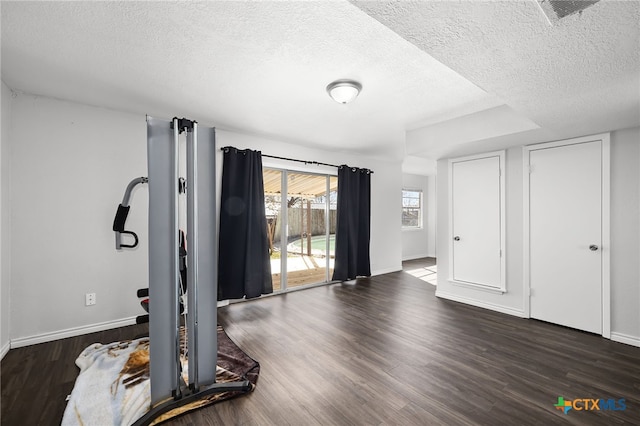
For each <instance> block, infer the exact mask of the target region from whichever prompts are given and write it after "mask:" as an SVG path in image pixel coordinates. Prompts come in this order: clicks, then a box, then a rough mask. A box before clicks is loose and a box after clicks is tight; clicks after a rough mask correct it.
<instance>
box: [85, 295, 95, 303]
mask: <svg viewBox="0 0 640 426" xmlns="http://www.w3.org/2000/svg"><path fill="white" fill-rule="evenodd" d="M95 304H96V294H95V293H87V294H85V295H84V305H85V306H91V305H95Z"/></svg>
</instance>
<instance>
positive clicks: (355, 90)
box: [327, 80, 362, 104]
mask: <svg viewBox="0 0 640 426" xmlns="http://www.w3.org/2000/svg"><path fill="white" fill-rule="evenodd" d="M361 90H362V84H360V83H358V82H357V81H353V80H336V81H334V82H333V83H330V84H329V85H328V86H327V93H328V94H329V96H331V99H333V100H334V101H336V102H338V103H341V104H348V103H349V102H351V101H353V100H354V99H355V98H356V97H358V94H359V93H360V91H361Z"/></svg>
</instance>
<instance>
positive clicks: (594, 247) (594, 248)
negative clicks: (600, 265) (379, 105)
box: [589, 244, 598, 251]
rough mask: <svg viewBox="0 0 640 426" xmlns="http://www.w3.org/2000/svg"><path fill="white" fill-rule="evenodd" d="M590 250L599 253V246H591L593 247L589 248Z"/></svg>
mask: <svg viewBox="0 0 640 426" xmlns="http://www.w3.org/2000/svg"><path fill="white" fill-rule="evenodd" d="M589 250H591V251H597V250H598V246H597V245H595V244H591V245H590V246H589Z"/></svg>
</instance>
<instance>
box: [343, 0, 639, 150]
mask: <svg viewBox="0 0 640 426" xmlns="http://www.w3.org/2000/svg"><path fill="white" fill-rule="evenodd" d="M354 4H356V5H357V6H358V7H360V8H361V9H362V10H364V11H365V12H367V13H368V14H369V15H370V16H372V17H374V18H375V19H376V20H378V21H379V22H381V23H383V24H384V25H386V26H387V27H388V28H391V29H393V30H394V31H395V32H397V33H398V34H399V35H400V36H402V37H403V38H404V39H406V40H408V41H410V42H411V43H412V44H414V45H415V46H417V47H419V48H420V49H421V50H423V51H425V52H427V53H429V55H430V56H432V57H434V58H435V59H437V60H438V61H440V62H442V63H443V64H445V65H447V66H448V67H450V68H452V69H454V70H456V71H457V72H458V73H459V74H461V75H462V76H464V77H465V78H467V79H468V80H469V81H472V82H473V83H475V84H476V85H477V86H479V87H481V88H483V89H484V90H486V91H487V92H489V93H492V94H494V95H495V96H496V97H499V98H500V99H502V100H503V101H504V102H505V103H506V104H507V105H508V106H509V107H510V108H511V109H513V110H514V111H517V113H518V114H520V116H521V117H526V118H527V119H528V120H530V121H531V122H532V123H535V124H536V125H537V126H539V128H536V127H533V126H532V128H531V129H529V130H528V131H524V132H509V131H507V129H505V128H504V127H503V126H501V125H498V123H504V122H505V119H504V117H501V114H494V113H493V112H496V111H497V112H501V111H500V109H499V108H498V109H496V108H494V109H493V112H492V111H491V110H487V111H481V112H478V113H476V114H470V115H466V116H462V117H448V120H447V121H448V122H447V123H442V122H441V123H438V124H436V125H434V126H427V127H425V128H422V129H417V130H414V131H409V133H408V135H407V152H408V153H410V154H414V155H426V156H431V157H435V158H437V157H440V156H442V155H451V154H454V153H465V152H470V151H474V150H476V151H477V149H478V146H482V147H483V148H485V149H497V148H500V147H506V146H509V145H515V144H520V143H528V142H540V141H546V140H553V139H561V138H566V137H573V136H580V135H585V134H592V133H598V132H602V131H609V130H615V129H621V128H628V127H633V126H638V125H640V2H638V1H613V0H602V1H600V2H598V3H596V4H595V5H592V6H590V7H588V8H587V9H585V10H584V11H582V12H581V13H578V14H575V15H571V16H568V17H566V18H564V19H561V20H557V21H555V22H553V24H550V23H549V21H548V20H547V18H546V17H545V16H544V14H543V13H542V10H541V9H540V7H539V5H538V4H537V2H536V1H534V0H530V1H475V2H474V1H458V2H454V1H442V2H440V1H418V2H416V1H402V2H383V1H376V2H354ZM488 126H491V127H492V129H491V130H493V133H494V134H493V135H491V134H490V133H491V132H490V131H487V129H486V128H487V127H488ZM444 128H447V130H448V131H447V132H446V134H447V135H448V136H447V137H443V136H444V133H445V132H444V131H443V129H444ZM472 133H477V137H476V138H473V137H472V136H471V134H472ZM505 135H507V136H505ZM451 142H455V143H454V144H452V143H451ZM452 145H453V146H452Z"/></svg>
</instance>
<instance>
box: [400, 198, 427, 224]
mask: <svg viewBox="0 0 640 426" xmlns="http://www.w3.org/2000/svg"><path fill="white" fill-rule="evenodd" d="M402 227H403V228H422V191H420V190H415V189H403V190H402Z"/></svg>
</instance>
